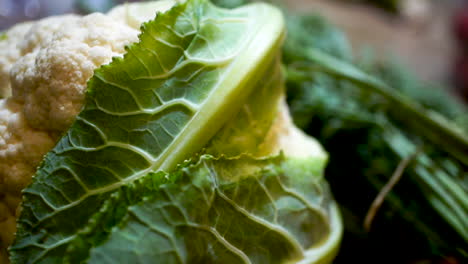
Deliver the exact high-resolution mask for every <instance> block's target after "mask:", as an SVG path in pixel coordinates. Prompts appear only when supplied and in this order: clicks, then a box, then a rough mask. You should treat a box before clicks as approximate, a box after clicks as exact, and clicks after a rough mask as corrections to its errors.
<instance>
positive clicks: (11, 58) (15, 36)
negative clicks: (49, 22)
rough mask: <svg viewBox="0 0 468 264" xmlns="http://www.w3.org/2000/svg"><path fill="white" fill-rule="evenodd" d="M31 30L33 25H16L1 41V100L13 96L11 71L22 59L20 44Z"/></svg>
mask: <svg viewBox="0 0 468 264" xmlns="http://www.w3.org/2000/svg"><path fill="white" fill-rule="evenodd" d="M30 28H31V23H22V24H18V25H15V26H14V27H12V28H11V29H10V30H8V31H7V32H6V34H5V35H4V36H3V37H2V39H1V40H0V98H5V97H8V96H10V95H11V87H10V81H9V79H10V69H11V66H12V65H13V64H14V63H15V62H16V61H17V60H18V59H19V58H20V57H21V54H20V48H19V45H18V43H20V42H21V40H23V39H24V36H25V35H26V33H27V32H28V31H29V29H30Z"/></svg>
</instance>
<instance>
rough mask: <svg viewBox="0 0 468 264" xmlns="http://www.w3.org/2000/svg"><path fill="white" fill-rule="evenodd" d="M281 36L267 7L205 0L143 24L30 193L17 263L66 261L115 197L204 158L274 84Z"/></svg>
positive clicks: (94, 83)
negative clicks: (213, 141) (265, 84)
mask: <svg viewBox="0 0 468 264" xmlns="http://www.w3.org/2000/svg"><path fill="white" fill-rule="evenodd" d="M265 21H268V23H265ZM283 31H284V29H283V20H282V17H281V14H280V12H279V11H278V10H277V9H275V8H272V7H270V6H268V5H265V4H256V5H250V6H246V7H243V8H239V9H235V10H224V9H219V8H216V7H214V6H213V5H211V4H210V3H208V1H206V0H189V1H186V2H184V3H181V4H178V5H177V6H175V7H174V8H172V9H171V10H170V11H168V12H166V13H164V14H160V15H158V16H157V17H156V19H155V20H153V21H150V22H148V23H145V24H144V25H143V26H142V34H141V35H140V37H139V38H140V41H139V42H138V43H136V44H133V45H131V46H130V47H129V48H127V53H126V54H125V56H124V57H123V58H122V59H119V58H117V59H114V60H113V61H112V62H111V63H110V64H109V65H106V66H103V67H101V68H100V69H98V70H96V72H95V74H94V76H93V77H92V79H91V80H90V81H89V83H88V93H87V98H86V103H85V106H84V109H83V110H82V112H81V113H80V114H79V116H78V117H77V119H76V121H75V122H74V124H73V125H72V127H71V128H70V129H69V131H68V132H67V133H66V134H65V135H64V137H63V138H62V139H61V140H60V141H59V143H58V144H57V146H56V147H55V148H54V149H53V150H52V151H51V152H49V153H48V154H47V155H46V157H45V159H44V161H43V163H42V164H41V166H40V167H39V169H38V171H37V173H36V175H35V176H34V180H33V183H32V184H31V185H30V186H29V187H28V188H27V189H25V191H24V196H23V197H24V201H23V204H22V207H23V211H22V214H21V217H20V219H19V222H18V232H17V237H16V241H15V243H14V245H13V246H12V247H11V249H10V252H11V260H12V262H13V263H61V262H62V261H63V254H64V252H65V250H66V248H67V246H68V244H69V242H70V241H71V240H73V239H74V238H75V237H76V234H77V231H78V230H80V229H81V228H83V227H84V226H85V225H86V224H87V222H88V220H89V218H90V217H91V215H93V214H94V213H95V212H96V211H98V210H99V208H100V207H101V206H102V204H103V201H105V200H106V199H108V198H109V196H110V193H111V192H112V191H115V190H116V189H118V188H120V187H121V186H122V185H124V184H127V183H129V182H132V181H134V180H136V179H138V178H141V177H142V176H144V175H147V174H148V173H149V172H152V171H160V170H165V171H171V170H173V169H174V168H175V167H176V165H177V164H178V163H180V162H182V161H183V160H184V159H185V158H188V157H191V156H192V155H193V154H194V153H195V152H197V151H199V150H200V149H201V148H202V147H203V146H204V145H205V144H206V143H207V142H208V141H209V140H210V138H211V137H213V135H214V134H215V133H216V132H217V131H218V130H219V129H220V128H221V127H222V126H223V124H225V123H226V122H227V121H228V120H229V119H230V118H232V117H233V116H234V115H235V114H236V113H237V112H238V111H239V110H240V108H241V107H242V106H243V105H244V103H245V101H246V100H247V97H248V96H249V95H250V93H251V92H252V89H253V87H254V86H255V85H256V84H257V83H258V81H259V80H261V79H266V78H268V76H267V74H268V72H271V71H269V70H268V67H271V66H272V65H276V64H274V63H273V62H274V60H275V58H276V57H277V56H276V55H277V53H278V49H279V46H280V45H281V39H282V36H283Z"/></svg>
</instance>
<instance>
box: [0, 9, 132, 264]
mask: <svg viewBox="0 0 468 264" xmlns="http://www.w3.org/2000/svg"><path fill="white" fill-rule="evenodd" d="M138 33H139V31H138V30H137V29H135V28H133V27H131V26H129V25H128V24H127V22H126V20H125V17H123V16H120V17H119V16H107V15H104V14H98V13H95V14H90V15H87V16H83V17H80V16H76V15H64V16H57V17H50V18H46V19H43V20H40V21H37V22H31V23H25V24H20V25H17V26H15V27H13V28H11V29H10V30H9V31H7V32H6V37H5V39H4V40H1V41H0V85H1V86H0V97H6V99H0V251H1V252H0V262H2V261H1V260H5V261H6V259H7V258H6V248H7V247H8V245H10V244H11V243H12V242H13V239H14V232H15V229H16V227H15V221H16V217H17V216H18V211H19V210H18V205H19V203H20V201H21V190H22V189H23V188H24V187H26V186H27V185H28V184H29V183H30V181H31V178H32V175H33V174H34V173H35V170H36V168H37V166H38V165H39V164H40V162H41V160H42V158H43V156H44V155H45V154H46V153H47V152H48V151H49V150H50V149H51V148H52V147H53V146H54V144H55V143H56V141H57V140H58V138H59V136H60V135H61V134H62V133H63V132H64V131H65V130H66V129H67V128H68V127H69V126H70V124H71V123H72V122H73V120H74V118H75V116H76V115H77V114H78V112H79V111H80V109H81V107H82V104H83V101H84V95H85V90H86V82H87V81H88V80H89V79H90V78H91V77H92V75H93V71H94V69H96V68H97V67H99V66H101V65H103V64H106V63H109V62H110V61H111V59H112V57H114V56H121V55H122V54H123V53H124V52H125V46H126V45H128V44H130V43H132V42H135V41H137V39H138Z"/></svg>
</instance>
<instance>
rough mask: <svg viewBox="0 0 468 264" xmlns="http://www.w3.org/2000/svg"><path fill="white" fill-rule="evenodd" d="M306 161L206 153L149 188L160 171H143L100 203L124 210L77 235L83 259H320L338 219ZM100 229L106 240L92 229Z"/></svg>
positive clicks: (332, 241)
mask: <svg viewBox="0 0 468 264" xmlns="http://www.w3.org/2000/svg"><path fill="white" fill-rule="evenodd" d="M318 158H319V160H321V157H318ZM309 164H310V160H294V159H290V158H285V157H283V156H279V157H275V158H269V159H253V158H250V157H247V156H242V157H238V158H230V159H227V158H219V159H214V158H213V157H212V156H206V155H205V156H202V157H201V159H200V160H199V161H198V162H197V163H196V164H189V165H186V166H183V167H181V168H180V169H179V170H178V171H177V172H175V173H173V175H171V176H168V177H165V178H172V179H175V180H174V181H171V182H167V183H163V184H162V185H158V187H157V188H155V189H153V190H152V191H148V189H151V187H149V188H148V186H151V184H148V182H155V181H156V182H159V181H160V179H161V175H154V174H153V175H148V176H147V177H145V178H146V179H143V180H142V181H140V182H138V183H136V184H134V185H133V186H129V187H128V188H124V189H121V190H120V192H118V193H117V194H116V195H115V196H114V199H113V200H112V202H111V203H110V204H108V205H107V206H106V207H105V208H104V210H110V211H113V212H116V211H120V212H123V211H124V212H125V213H124V214H125V216H123V217H120V219H118V220H117V221H101V223H102V222H105V223H106V224H105V225H104V226H102V225H101V226H100V228H95V230H94V236H91V237H90V238H88V241H82V243H86V242H87V243H92V244H93V246H94V248H92V249H91V251H90V258H89V260H88V263H155V262H157V263H292V262H304V263H327V262H328V261H330V259H331V258H332V257H333V256H334V253H336V249H337V246H338V242H339V238H340V235H341V224H340V221H339V216H338V213H337V210H336V207H335V204H334V202H333V200H332V198H331V196H330V192H329V189H328V186H327V185H326V183H325V181H324V179H323V178H322V175H321V173H320V174H314V173H313V172H311V170H309V169H305V168H308V165H309ZM143 182H144V183H143ZM142 183H143V184H142ZM129 197H131V198H129ZM135 197H137V198H135ZM131 201H140V202H136V203H135V204H133V205H131V203H132V202H131ZM129 205H130V206H129ZM119 214H121V213H119ZM111 215H112V214H108V217H109V218H108V220H110V219H112V218H111ZM114 215H115V214H114ZM101 220H102V219H101ZM112 227H113V228H112ZM106 230H110V235H109V237H108V238H106V239H101V238H100V236H99V235H96V234H95V233H96V232H97V233H99V232H100V233H105V232H106ZM84 239H85V240H86V238H84ZM90 240H91V241H90Z"/></svg>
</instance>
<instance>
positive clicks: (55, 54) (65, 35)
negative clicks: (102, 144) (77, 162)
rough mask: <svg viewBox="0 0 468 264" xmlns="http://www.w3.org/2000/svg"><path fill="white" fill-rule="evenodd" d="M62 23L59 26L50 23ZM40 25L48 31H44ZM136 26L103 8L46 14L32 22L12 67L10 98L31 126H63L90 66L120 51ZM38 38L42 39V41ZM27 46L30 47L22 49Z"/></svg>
mask: <svg viewBox="0 0 468 264" xmlns="http://www.w3.org/2000/svg"><path fill="white" fill-rule="evenodd" d="M50 23H52V24H61V26H60V27H58V28H56V27H54V26H52V27H51V26H49V24H50ZM44 28H46V29H50V30H51V31H52V32H53V34H50V33H49V34H50V36H48V37H42V36H37V35H38V33H37V32H41V34H39V35H43V34H46V32H47V31H45V32H44ZM137 34H138V31H136V30H134V29H132V28H130V27H127V26H125V25H122V24H121V23H116V21H115V20H113V19H111V18H109V17H107V16H105V15H103V14H97V13H96V14H91V15H88V16H85V17H83V18H80V19H78V18H77V17H76V16H65V17H61V18H60V19H59V18H57V17H54V18H48V19H45V20H43V21H41V22H38V23H37V24H35V25H33V26H32V27H31V34H30V37H28V38H27V39H26V40H25V43H26V45H24V46H23V47H22V48H21V52H22V53H23V54H24V57H22V58H21V59H19V60H18V61H17V62H16V63H15V64H14V65H13V67H12V70H11V76H12V78H11V86H12V90H13V98H14V99H15V100H18V101H20V102H22V103H24V114H25V116H26V119H27V120H28V123H29V124H30V125H31V127H33V128H35V129H46V130H56V131H63V130H64V129H66V128H67V127H68V126H69V125H70V123H71V121H72V120H73V119H74V117H75V116H76V114H77V113H78V112H79V110H80V108H81V106H82V101H83V98H84V91H85V88H86V82H87V80H88V79H89V78H91V76H92V75H93V71H94V69H96V68H97V67H98V66H100V65H102V64H105V63H108V62H109V61H110V60H111V58H112V57H114V56H118V55H120V54H122V53H123V52H124V51H125V49H124V47H125V45H126V44H128V43H130V42H134V41H136V40H137ZM43 41H46V43H44V42H43ZM27 52H29V53H27Z"/></svg>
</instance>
